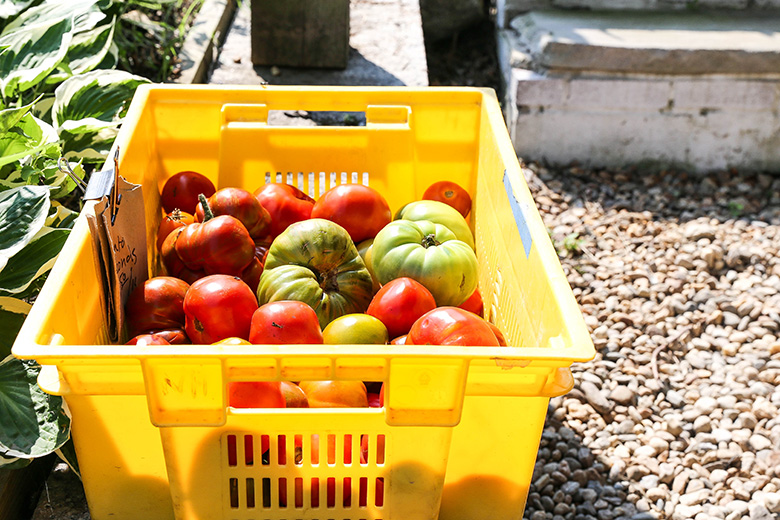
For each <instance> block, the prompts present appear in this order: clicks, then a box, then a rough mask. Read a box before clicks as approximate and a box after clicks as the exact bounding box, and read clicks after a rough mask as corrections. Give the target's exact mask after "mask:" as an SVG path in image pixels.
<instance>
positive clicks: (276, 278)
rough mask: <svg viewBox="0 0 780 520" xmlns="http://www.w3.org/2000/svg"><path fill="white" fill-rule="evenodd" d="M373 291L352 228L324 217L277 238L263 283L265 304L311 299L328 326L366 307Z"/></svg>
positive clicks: (261, 296)
mask: <svg viewBox="0 0 780 520" xmlns="http://www.w3.org/2000/svg"><path fill="white" fill-rule="evenodd" d="M372 296H373V292H372V281H371V274H370V273H369V272H368V269H367V268H366V265H365V263H364V262H363V260H362V259H361V258H360V255H359V254H358V250H357V248H356V247H355V244H354V242H352V239H351V238H350V236H349V233H347V231H346V230H345V229H344V228H343V227H341V226H339V225H338V224H336V223H334V222H331V221H329V220H324V219H308V220H303V221H301V222H296V223H294V224H291V225H290V226H289V227H288V228H287V229H286V230H285V231H284V232H283V233H282V234H280V235H279V236H278V237H276V238H275V239H274V241H273V243H271V247H270V248H269V249H268V257H267V258H266V261H265V269H264V270H263V274H262V276H261V277H260V283H259V284H258V286H257V299H258V302H259V304H260V305H263V304H265V303H268V302H273V301H280V300H297V301H301V302H304V303H307V304H309V305H310V306H311V308H312V309H314V311H315V312H316V313H317V317H318V318H319V322H320V327H323V328H324V327H325V326H327V324H328V323H330V322H331V321H333V320H334V319H336V318H338V317H339V316H343V315H345V314H351V313H359V312H364V311H365V310H366V309H367V308H368V304H369V303H371V298H372Z"/></svg>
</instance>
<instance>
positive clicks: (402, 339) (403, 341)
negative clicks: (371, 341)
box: [390, 334, 406, 345]
mask: <svg viewBox="0 0 780 520" xmlns="http://www.w3.org/2000/svg"><path fill="white" fill-rule="evenodd" d="M390 344H391V345H406V334H404V335H403V336H398V337H397V338H393V339H391V340H390Z"/></svg>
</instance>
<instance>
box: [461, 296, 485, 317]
mask: <svg viewBox="0 0 780 520" xmlns="http://www.w3.org/2000/svg"><path fill="white" fill-rule="evenodd" d="M458 307H460V308H461V309H463V310H466V311H469V312H473V313H474V314H476V315H477V316H479V317H483V316H484V315H485V314H484V313H485V305H484V304H483V303H482V295H481V294H479V289H474V292H473V293H471V296H469V297H468V299H467V300H466V301H465V302H463V303H461V304H460V305H458Z"/></svg>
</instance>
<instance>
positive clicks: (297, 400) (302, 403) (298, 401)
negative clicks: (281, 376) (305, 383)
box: [281, 381, 309, 408]
mask: <svg viewBox="0 0 780 520" xmlns="http://www.w3.org/2000/svg"><path fill="white" fill-rule="evenodd" d="M281 388H282V394H283V395H284V400H285V402H286V403H287V408H308V407H309V401H308V400H307V399H306V394H304V393H303V390H301V387H300V386H298V385H296V384H295V383H291V382H290V381H282V383H281Z"/></svg>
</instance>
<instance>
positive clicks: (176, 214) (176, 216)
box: [165, 208, 181, 222]
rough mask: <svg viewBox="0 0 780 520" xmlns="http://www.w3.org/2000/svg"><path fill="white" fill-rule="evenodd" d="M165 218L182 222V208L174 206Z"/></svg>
mask: <svg viewBox="0 0 780 520" xmlns="http://www.w3.org/2000/svg"><path fill="white" fill-rule="evenodd" d="M165 218H167V219H168V220H170V221H171V222H181V210H180V209H179V208H173V211H171V213H170V214H169V215H168V216H167V217H165Z"/></svg>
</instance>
